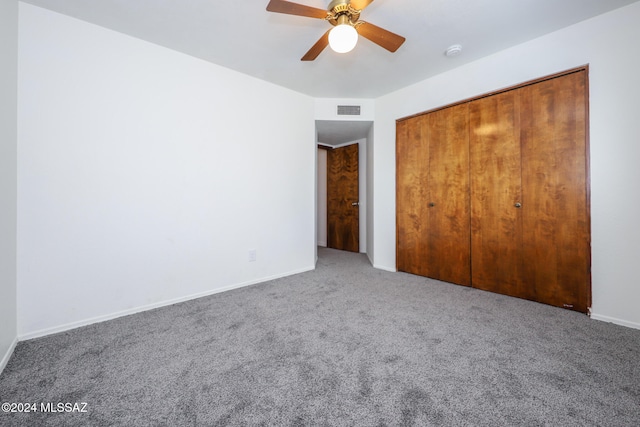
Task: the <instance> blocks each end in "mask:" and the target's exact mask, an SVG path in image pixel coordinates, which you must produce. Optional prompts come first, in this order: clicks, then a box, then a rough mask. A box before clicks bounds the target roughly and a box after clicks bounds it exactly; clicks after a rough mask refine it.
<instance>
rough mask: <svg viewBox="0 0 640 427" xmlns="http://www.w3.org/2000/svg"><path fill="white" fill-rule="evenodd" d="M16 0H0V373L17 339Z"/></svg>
mask: <svg viewBox="0 0 640 427" xmlns="http://www.w3.org/2000/svg"><path fill="white" fill-rule="evenodd" d="M17 73H18V1H17V0H0V372H2V369H3V368H4V367H5V365H6V363H7V362H8V361H9V357H10V356H11V353H12V352H13V348H14V347H15V344H16V342H17V327H16V301H17V300H16V206H17V193H16V189H17V186H16V185H17V184H16V178H17V163H16V161H17V151H16V150H17V111H16V105H17V93H18V74H17Z"/></svg>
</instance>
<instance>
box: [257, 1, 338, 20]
mask: <svg viewBox="0 0 640 427" xmlns="http://www.w3.org/2000/svg"><path fill="white" fill-rule="evenodd" d="M267 10H268V11H269V12H276V13H286V14H287V15H298V16H307V17H309V18H318V19H324V18H326V17H327V11H326V10H324V9H318V8H316V7H311V6H305V5H303V4H298V3H292V2H290V1H284V0H271V1H270V2H269V4H268V5H267Z"/></svg>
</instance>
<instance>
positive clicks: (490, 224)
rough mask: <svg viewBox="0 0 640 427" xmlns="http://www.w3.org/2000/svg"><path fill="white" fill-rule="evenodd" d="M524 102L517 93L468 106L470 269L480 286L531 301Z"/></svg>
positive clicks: (475, 102)
mask: <svg viewBox="0 0 640 427" xmlns="http://www.w3.org/2000/svg"><path fill="white" fill-rule="evenodd" d="M519 100H520V96H519V91H517V90H512V91H509V92H504V93H501V94H497V95H494V96H491V97H486V98H482V99H479V100H477V101H473V102H471V103H470V105H469V124H470V141H469V145H470V171H471V260H472V261H471V271H472V283H473V286H474V287H476V288H479V289H483V290H487V291H492V292H498V293H502V294H506V295H512V296H517V297H521V298H527V297H528V296H529V291H528V289H527V287H526V285H525V284H524V283H523V281H522V280H521V278H522V276H523V271H522V270H523V259H522V215H521V209H520V208H518V206H519V204H521V202H522V188H521V161H520V160H521V153H520V103H519Z"/></svg>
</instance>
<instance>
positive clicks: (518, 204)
mask: <svg viewBox="0 0 640 427" xmlns="http://www.w3.org/2000/svg"><path fill="white" fill-rule="evenodd" d="M513 206H515V207H516V208H521V207H522V203H520V202H518V203H516V204H515V205H513Z"/></svg>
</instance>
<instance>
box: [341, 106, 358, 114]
mask: <svg viewBox="0 0 640 427" xmlns="http://www.w3.org/2000/svg"><path fill="white" fill-rule="evenodd" d="M338 115H339V116H359V115H360V106H359V105H338Z"/></svg>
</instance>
